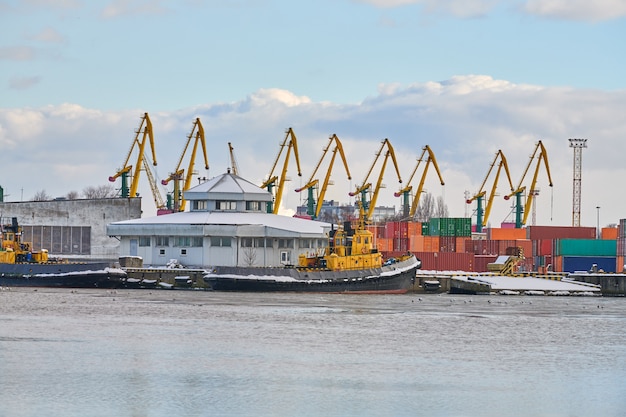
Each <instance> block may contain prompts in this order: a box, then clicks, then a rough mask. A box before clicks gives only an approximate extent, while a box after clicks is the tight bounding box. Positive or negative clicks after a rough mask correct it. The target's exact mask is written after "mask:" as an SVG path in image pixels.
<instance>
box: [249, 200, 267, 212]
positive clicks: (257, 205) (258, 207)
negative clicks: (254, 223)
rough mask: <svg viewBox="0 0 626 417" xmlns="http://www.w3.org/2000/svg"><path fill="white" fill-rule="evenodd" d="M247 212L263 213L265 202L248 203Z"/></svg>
mask: <svg viewBox="0 0 626 417" xmlns="http://www.w3.org/2000/svg"><path fill="white" fill-rule="evenodd" d="M246 210H247V211H261V210H263V202H262V201H246Z"/></svg>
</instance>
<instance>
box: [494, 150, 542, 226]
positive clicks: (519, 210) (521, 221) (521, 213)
mask: <svg viewBox="0 0 626 417" xmlns="http://www.w3.org/2000/svg"><path fill="white" fill-rule="evenodd" d="M535 157H537V165H535V171H534V174H533V179H532V181H531V183H530V189H529V190H528V192H527V193H526V204H525V205H524V207H522V195H523V194H524V192H525V191H526V186H525V185H522V184H524V178H526V174H527V173H528V170H529V169H530V167H531V165H532V164H533V161H534V159H535ZM541 161H543V163H544V164H545V166H546V173H547V174H548V181H549V184H548V185H549V186H550V187H552V176H551V175H550V165H549V164H548V152H547V151H546V148H545V147H544V146H543V143H542V142H541V141H539V142H537V145H536V146H535V150H534V152H533V154H532V155H531V157H530V160H529V161H528V165H526V169H525V170H524V174H522V178H521V179H520V182H519V185H518V186H517V188H515V189H514V190H512V192H511V194H509V195H507V196H505V197H504V198H505V199H507V200H508V199H509V198H511V197H512V196H513V195H515V200H516V202H515V207H516V210H515V227H516V228H518V229H519V228H520V227H522V226H523V225H525V224H526V220H528V214H529V213H530V207H531V206H532V202H533V198H534V197H535V195H536V194H537V189H536V188H535V187H536V185H537V177H538V176H539V168H540V167H541Z"/></svg>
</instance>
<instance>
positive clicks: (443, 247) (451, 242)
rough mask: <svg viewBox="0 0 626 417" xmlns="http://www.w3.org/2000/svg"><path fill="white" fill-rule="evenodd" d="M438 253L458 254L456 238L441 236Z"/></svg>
mask: <svg viewBox="0 0 626 417" xmlns="http://www.w3.org/2000/svg"><path fill="white" fill-rule="evenodd" d="M437 252H456V237H455V236H439V250H438V251H437Z"/></svg>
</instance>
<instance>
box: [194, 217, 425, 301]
mask: <svg viewBox="0 0 626 417" xmlns="http://www.w3.org/2000/svg"><path fill="white" fill-rule="evenodd" d="M420 267H421V261H420V260H419V259H417V258H416V257H415V256H414V255H412V254H410V253H407V254H406V255H404V256H402V257H399V258H392V259H388V260H386V261H383V257H382V254H381V253H380V252H379V251H378V250H377V249H376V248H375V247H374V241H373V235H372V233H371V232H370V231H369V230H367V229H366V228H365V222H364V220H363V210H362V209H361V215H360V216H359V221H358V226H357V228H356V229H353V228H352V226H351V224H350V222H346V223H344V226H343V227H340V228H338V229H333V230H331V231H330V233H329V239H328V246H327V247H326V249H325V252H324V254H323V255H322V256H316V255H315V254H313V255H306V254H301V255H300V256H299V258H298V265H297V266H289V265H286V266H284V267H237V266H215V267H212V268H211V269H210V270H209V272H208V273H207V274H205V275H204V281H205V282H206V283H207V284H208V285H210V287H211V288H212V289H213V290H215V291H251V292H255V291H259V292H270V291H291V292H324V293H369V294H394V293H406V292H407V291H408V290H409V289H410V288H411V286H412V285H413V283H414V281H415V272H416V270H417V269H419V268H420Z"/></svg>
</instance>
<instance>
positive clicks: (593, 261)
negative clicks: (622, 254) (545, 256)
mask: <svg viewBox="0 0 626 417" xmlns="http://www.w3.org/2000/svg"><path fill="white" fill-rule="evenodd" d="M553 258H554V259H555V260H557V262H555V264H559V265H560V268H561V269H560V270H558V271H557V272H570V273H571V272H576V271H589V270H591V268H592V267H593V266H594V265H596V266H597V268H598V271H604V272H615V267H616V265H617V257H615V256H554V257H553Z"/></svg>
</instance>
